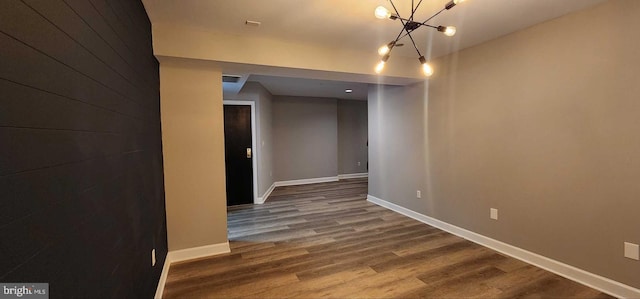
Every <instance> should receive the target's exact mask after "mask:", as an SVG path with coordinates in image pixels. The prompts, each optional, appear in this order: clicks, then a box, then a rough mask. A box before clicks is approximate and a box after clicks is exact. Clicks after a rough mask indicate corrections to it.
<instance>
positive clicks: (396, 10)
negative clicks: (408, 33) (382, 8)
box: [389, 0, 406, 26]
mask: <svg viewBox="0 0 640 299" xmlns="http://www.w3.org/2000/svg"><path fill="white" fill-rule="evenodd" d="M389 3H391V7H393V10H394V11H395V12H396V16H398V19H400V22H402V26H404V20H406V19H403V18H402V17H400V13H399V12H398V9H397V8H396V5H395V4H393V1H392V0H389Z"/></svg>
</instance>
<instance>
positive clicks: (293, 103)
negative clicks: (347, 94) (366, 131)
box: [272, 96, 338, 181]
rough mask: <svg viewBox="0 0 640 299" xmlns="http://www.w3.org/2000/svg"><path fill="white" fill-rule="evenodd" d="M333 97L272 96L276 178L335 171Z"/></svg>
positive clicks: (326, 174) (329, 174) (324, 174)
mask: <svg viewBox="0 0 640 299" xmlns="http://www.w3.org/2000/svg"><path fill="white" fill-rule="evenodd" d="M337 109H338V108H337V100H336V99H326V98H308V97H304V98H301V97H282V96H278V97H275V98H274V99H273V105H272V110H273V119H272V123H273V158H274V159H273V163H274V165H275V169H274V170H275V172H274V177H275V180H276V181H288V180H300V179H312V178H322V177H334V176H336V175H337V174H338V151H337V149H338V120H337V118H338V110H337Z"/></svg>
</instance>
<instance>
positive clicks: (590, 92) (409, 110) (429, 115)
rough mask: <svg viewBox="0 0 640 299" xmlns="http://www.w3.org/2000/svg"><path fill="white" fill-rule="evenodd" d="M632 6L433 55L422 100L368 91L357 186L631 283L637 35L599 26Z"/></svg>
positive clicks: (626, 18) (616, 20)
mask: <svg viewBox="0 0 640 299" xmlns="http://www.w3.org/2000/svg"><path fill="white" fill-rule="evenodd" d="M638 15H640V1H608V2H605V3H604V4H602V5H599V6H596V7H594V8H592V9H588V10H585V11H581V12H578V13H574V14H570V15H567V16H564V17H561V18H558V19H556V20H553V21H551V22H547V23H544V24H540V25H536V26H534V27H531V28H528V29H526V30H523V31H520V32H517V33H515V34H511V35H508V36H505V37H502V38H499V39H496V40H494V41H491V42H488V43H485V44H482V45H480V46H477V47H473V48H470V49H467V50H464V51H461V52H459V53H457V54H454V55H452V56H449V57H445V58H443V59H440V60H438V61H436V63H435V69H436V72H437V73H436V75H435V76H434V77H433V78H432V79H431V81H430V82H429V88H428V97H427V94H426V87H425V86H424V85H423V84H417V85H413V86H409V87H406V88H381V89H380V90H378V89H372V90H370V94H369V96H370V98H369V101H370V102H369V119H370V122H369V124H370V125H369V136H370V151H369V153H370V176H369V180H370V184H369V192H370V194H371V195H373V196H376V197H379V198H382V199H384V200H387V201H390V202H393V203H396V204H398V205H401V206H404V207H407V208H409V209H412V210H414V211H416V212H419V213H422V214H426V215H428V216H431V217H434V218H437V219H440V220H443V221H445V222H448V223H451V224H454V225H457V226H460V227H463V228H465V229H468V230H471V231H474V232H477V233H480V234H482V235H485V236H489V237H491V238H494V239H497V240H500V241H503V242H506V243H509V244H512V245H515V246H518V247H520V248H524V249H526V250H529V251H531V252H535V253H538V254H541V255H544V256H547V257H550V258H552V259H555V260H558V261H561V262H564V263H567V264H570V265H573V266H575V267H578V268H581V269H584V270H587V271H589V272H592V273H596V274H599V275H602V276H604V277H608V278H611V279H614V280H617V281H620V282H622V283H625V284H628V285H631V286H633V287H636V288H638V287H640V280H638V277H640V267H639V265H640V264H639V263H638V262H637V261H633V260H630V259H626V258H624V257H623V250H622V248H623V242H625V241H628V242H633V243H640V233H639V230H638V228H639V227H640V218H639V217H638V211H640V201H638V198H639V197H640V184H638V182H639V181H640V139H638V138H636V136H637V135H638V132H640V122H638V119H639V118H638V115H640V104H639V102H638V95H639V94H640V79H638V75H637V69H638V65H640V59H639V58H638V55H637V53H640V40H638V39H636V38H629V35H628V32H626V31H624V30H622V31H616V30H611V28H640V18H638V17H637V16H638ZM558 28H562V30H557V29H558ZM416 189H422V190H423V196H422V199H417V198H416V196H415V190H416ZM490 208H498V209H499V211H500V214H499V215H500V218H499V220H498V221H493V220H490V219H489V209H490Z"/></svg>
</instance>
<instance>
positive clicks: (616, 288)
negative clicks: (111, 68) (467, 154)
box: [367, 195, 640, 298]
mask: <svg viewBox="0 0 640 299" xmlns="http://www.w3.org/2000/svg"><path fill="white" fill-rule="evenodd" d="M367 201H369V202H371V203H374V204H377V205H379V206H382V207H385V208H387V209H389V210H392V211H395V212H397V213H400V214H402V215H405V216H407V217H409V218H413V219H415V220H418V221H420V222H422V223H426V224H428V225H431V226H433V227H437V228H439V229H441V230H444V231H446V232H449V233H452V234H454V235H456V236H459V237H462V238H465V239H467V240H469V241H471V242H474V243H477V244H480V245H482V246H485V247H488V248H491V249H493V250H495V251H498V252H501V253H503V254H506V255H508V256H511V257H514V258H516V259H519V260H522V261H524V262H526V263H529V264H532V265H535V266H537V267H540V268H542V269H545V270H547V271H549V272H553V273H555V274H558V275H560V276H563V277H565V278H568V279H571V280H573V281H576V282H578V283H581V284H583V285H586V286H588V287H591V288H594V289H596V290H599V291H601V292H604V293H607V294H609V295H612V296H615V297H617V298H640V289H636V288H634V287H631V286H628V285H626V284H623V283H620V282H617V281H615V280H612V279H609V278H606V277H602V276H600V275H597V274H593V273H590V272H587V271H585V270H582V269H579V268H576V267H574V266H571V265H567V264H565V263H562V262H559V261H556V260H553V259H550V258H548V257H545V256H541V255H539V254H536V253H533V252H530V251H527V250H524V249H522V248H519V247H515V246H513V245H509V244H507V243H504V242H500V241H498V240H495V239H492V238H489V237H486V236H483V235H480V234H478V233H474V232H472V231H469V230H466V229H464V228H461V227H457V226H455V225H452V224H449V223H446V222H443V221H440V220H438V219H435V218H432V217H429V216H426V215H423V214H420V213H417V212H414V211H412V210H409V209H407V208H405V207H401V206H399V205H396V204H394V203H391V202H388V201H385V200H382V199H380V198H377V197H375V196H371V195H367Z"/></svg>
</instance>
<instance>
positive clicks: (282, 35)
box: [143, 0, 606, 98]
mask: <svg viewBox="0 0 640 299" xmlns="http://www.w3.org/2000/svg"><path fill="white" fill-rule="evenodd" d="M414 1H415V3H417V2H418V1H419V0H414ZM604 1H606V0H466V1H465V2H463V3H461V4H459V5H457V6H456V7H454V8H453V9H451V10H449V11H445V12H443V13H442V14H441V15H439V16H438V17H437V18H435V19H434V20H433V21H432V22H429V24H433V25H453V26H456V27H457V28H458V33H457V34H456V35H455V36H454V37H446V36H444V35H443V34H440V33H439V32H437V31H435V30H432V29H429V28H420V29H418V30H416V31H415V32H414V33H415V36H414V38H415V40H416V44H417V46H418V49H419V50H420V52H421V53H422V54H423V55H425V56H426V57H431V58H435V57H439V56H443V55H446V54H449V53H452V52H455V51H458V50H461V49H464V48H468V47H472V46H474V45H478V44H480V43H483V42H486V41H489V40H492V39H495V38H497V37H500V36H503V35H506V34H509V33H512V32H515V31H518V30H521V29H524V28H526V27H530V26H532V25H535V24H538V23H541V22H545V21H548V20H551V19H554V18H557V17H560V16H562V15H565V14H567V13H570V12H573V11H577V10H581V9H584V8H587V7H590V6H593V5H595V4H597V3H600V2H604ZM143 2H144V4H145V8H146V9H147V12H148V14H149V17H150V19H151V22H152V23H164V24H176V25H182V26H189V27H196V28H198V29H201V30H206V31H212V32H219V31H223V32H225V33H227V34H233V35H243V36H263V37H271V38H277V39H281V40H286V41H290V42H300V43H307V44H318V45H322V46H327V45H329V46H335V47H342V48H350V49H356V50H364V51H372V52H375V51H376V49H377V48H378V47H379V46H380V45H382V44H385V43H388V42H389V41H391V40H393V39H394V38H395V36H396V35H397V34H398V32H399V31H400V30H401V24H400V22H399V21H391V20H379V19H376V18H375V17H374V15H373V11H374V9H375V8H376V7H377V6H378V5H384V6H386V7H387V8H389V9H392V6H391V5H390V3H389V1H388V0H233V1H225V0H180V1H176V0H143ZM447 2H448V0H423V3H422V4H421V6H420V8H419V10H418V12H417V13H416V20H420V21H422V20H425V19H427V18H428V17H429V16H431V15H432V14H433V13H435V12H437V11H439V10H440V9H442V8H443V7H444V5H445V4H446V3H447ZM393 3H394V4H395V5H396V7H397V8H398V11H399V13H400V15H401V16H402V17H405V18H406V17H408V16H409V14H410V10H411V3H412V1H411V0H394V1H393ZM247 20H252V21H259V22H261V23H262V24H261V26H259V27H254V26H247V25H245V21H247ZM558 30H562V28H558ZM401 42H403V43H404V44H405V46H404V47H402V48H397V49H394V51H393V52H392V53H391V55H392V56H394V55H399V56H406V57H416V60H417V57H418V55H417V54H416V52H415V50H414V49H413V46H412V44H411V41H410V40H409V39H408V38H406V37H405V38H404V39H403V40H401ZM250 80H251V81H258V82H261V83H262V84H263V85H265V87H267V89H269V90H270V91H271V92H272V93H274V92H275V93H276V94H289V95H301V94H316V93H318V92H320V91H319V90H318V86H324V87H327V88H329V87H333V90H338V91H339V90H342V92H344V87H345V86H346V85H349V84H346V85H345V83H343V82H337V81H326V80H323V81H319V82H316V83H313V82H309V81H308V80H298V79H295V78H293V79H292V78H287V80H280V79H278V78H277V77H270V76H265V74H264V72H263V73H261V75H260V76H254V77H252V78H250ZM357 84H362V83H357ZM354 85H355V83H354ZM332 92H333V91H332ZM332 92H330V93H329V94H333V93H332ZM325 95H326V94H317V96H325ZM353 96H355V95H353ZM343 98H344V97H343Z"/></svg>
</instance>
